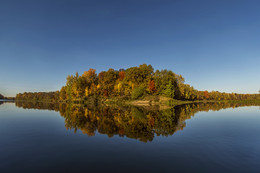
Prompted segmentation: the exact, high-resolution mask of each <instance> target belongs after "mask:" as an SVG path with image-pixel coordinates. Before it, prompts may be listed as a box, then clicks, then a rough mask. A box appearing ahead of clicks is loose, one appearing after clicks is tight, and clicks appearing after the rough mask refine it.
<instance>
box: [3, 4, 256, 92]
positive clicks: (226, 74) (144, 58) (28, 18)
mask: <svg viewBox="0 0 260 173" xmlns="http://www.w3.org/2000/svg"><path fill="white" fill-rule="evenodd" d="M259 7H260V1H259V0H244V1H239V0H233V1H232V0H205V1H199V0H190V1H188V0H171V1H163V0H157V1H155V0H154V1H153V0H147V1H142V0H136V1H135V0H129V1H126V0H118V1H112V0H109V1H108V0H104V1H101V0H100V1H99V0H95V1H94V0H93V1H87V0H85V1H79V0H70V1H68V0H22V1H21V0H0V93H2V94H4V95H6V96H15V94H16V93H19V92H26V91H53V90H58V89H60V87H61V86H62V85H64V84H65V81H66V76H67V75H69V74H74V73H75V72H77V71H78V72H79V73H80V74H81V73H83V71H86V70H88V69H89V68H95V69H97V72H100V71H102V70H107V69H108V68H110V67H111V68H114V69H119V68H128V67H131V66H137V65H139V64H143V63H147V64H151V65H152V66H153V67H154V68H155V69H165V68H166V69H170V70H172V71H174V72H175V73H177V74H182V75H183V77H184V78H185V81H186V83H189V84H191V85H193V86H194V87H195V88H196V89H199V90H209V91H211V90H219V91H222V92H238V93H257V92H258V90H259V89H260V80H259V75H260V10H259Z"/></svg>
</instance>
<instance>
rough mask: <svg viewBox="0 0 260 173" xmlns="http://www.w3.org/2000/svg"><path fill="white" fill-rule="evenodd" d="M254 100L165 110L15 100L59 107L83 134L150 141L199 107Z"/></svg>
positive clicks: (172, 129)
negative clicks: (117, 136)
mask: <svg viewBox="0 0 260 173" xmlns="http://www.w3.org/2000/svg"><path fill="white" fill-rule="evenodd" d="M252 105H256V104H254V103H248V104H245V103H228V102H218V103H194V104H186V105H179V106H175V107H174V108H171V109H167V110H154V109H144V108H140V107H131V106H128V107H88V106H82V105H71V104H65V103H63V104H54V103H41V102H34V103H31V102H16V106H18V107H22V108H25V109H31V108H33V109H44V110H55V111H59V112H60V115H61V116H62V117H64V119H65V127H66V129H70V130H74V131H75V133H76V132H77V131H78V130H81V131H82V133H83V134H87V135H88V136H94V135H95V133H96V132H98V133H100V134H106V135H108V136H109V137H112V136H114V135H119V136H121V137H124V136H125V137H128V138H133V139H138V140H140V141H143V142H147V141H152V140H153V138H154V136H155V135H157V136H168V135H173V134H174V133H175V132H176V131H178V130H182V129H183V128H184V127H185V126H186V123H185V120H186V119H190V118H191V116H194V115H195V114H196V113H197V112H199V111H209V110H212V111H218V110H220V109H225V108H235V107H240V106H252Z"/></svg>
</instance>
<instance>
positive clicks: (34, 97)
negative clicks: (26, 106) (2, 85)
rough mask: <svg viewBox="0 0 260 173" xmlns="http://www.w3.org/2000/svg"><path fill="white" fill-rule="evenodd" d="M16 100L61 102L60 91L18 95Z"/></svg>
mask: <svg viewBox="0 0 260 173" xmlns="http://www.w3.org/2000/svg"><path fill="white" fill-rule="evenodd" d="M16 100H29V101H39V100H41V101H51V102H55V101H58V100H59V91H56V92H34V93H33V92H25V93H23V94H21V93H19V94H17V95H16Z"/></svg>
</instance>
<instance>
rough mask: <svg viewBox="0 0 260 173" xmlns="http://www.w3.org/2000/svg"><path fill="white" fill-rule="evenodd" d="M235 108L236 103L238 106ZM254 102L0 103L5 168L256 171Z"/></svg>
mask: <svg viewBox="0 0 260 173" xmlns="http://www.w3.org/2000/svg"><path fill="white" fill-rule="evenodd" d="M240 106H243V107H240ZM259 163H260V107H259V106H257V105H237V104H193V105H184V106H177V107H175V108H172V109H169V110H161V111H159V110H158V109H156V108H136V107H124V108H119V107H101V108H97V107H94V108H93V107H92V108H91V107H90V108H89V107H82V106H72V105H65V104H62V105H55V104H43V103H37V104H36V103H10V102H9V103H4V102H0V170H1V172H3V173H7V172H76V171H80V172H91V173H92V172H120V173H121V172H257V173H259V172H260V164H259Z"/></svg>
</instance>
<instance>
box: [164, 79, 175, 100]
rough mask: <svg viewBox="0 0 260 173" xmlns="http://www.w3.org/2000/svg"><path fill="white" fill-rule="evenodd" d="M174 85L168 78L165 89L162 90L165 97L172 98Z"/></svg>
mask: <svg viewBox="0 0 260 173" xmlns="http://www.w3.org/2000/svg"><path fill="white" fill-rule="evenodd" d="M174 92H175V90H174V85H173V83H172V81H171V80H170V81H169V83H168V84H167V85H166V87H165V89H164V90H163V95H164V96H166V97H170V98H174Z"/></svg>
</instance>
